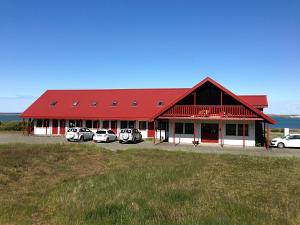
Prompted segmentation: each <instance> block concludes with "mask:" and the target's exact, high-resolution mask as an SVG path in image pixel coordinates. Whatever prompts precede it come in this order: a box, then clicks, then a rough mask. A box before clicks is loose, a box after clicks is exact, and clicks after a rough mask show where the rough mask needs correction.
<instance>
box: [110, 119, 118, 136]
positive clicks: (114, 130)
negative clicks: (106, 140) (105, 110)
mask: <svg viewBox="0 0 300 225" xmlns="http://www.w3.org/2000/svg"><path fill="white" fill-rule="evenodd" d="M110 126H111V130H112V131H113V132H114V133H115V134H116V133H117V128H118V126H117V121H116V120H112V121H110Z"/></svg>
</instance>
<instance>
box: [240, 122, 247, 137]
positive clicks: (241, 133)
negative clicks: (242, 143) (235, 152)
mask: <svg viewBox="0 0 300 225" xmlns="http://www.w3.org/2000/svg"><path fill="white" fill-rule="evenodd" d="M238 136H243V124H238ZM245 136H249V126H248V124H245Z"/></svg>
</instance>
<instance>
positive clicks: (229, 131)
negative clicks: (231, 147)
mask: <svg viewBox="0 0 300 225" xmlns="http://www.w3.org/2000/svg"><path fill="white" fill-rule="evenodd" d="M226 135H227V136H236V124H226Z"/></svg>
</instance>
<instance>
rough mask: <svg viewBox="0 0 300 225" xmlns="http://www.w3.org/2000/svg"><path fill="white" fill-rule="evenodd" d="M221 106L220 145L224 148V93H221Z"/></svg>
mask: <svg viewBox="0 0 300 225" xmlns="http://www.w3.org/2000/svg"><path fill="white" fill-rule="evenodd" d="M220 98H221V99H220V104H221V110H220V142H221V143H220V144H221V147H222V148H223V121H222V119H223V92H222V91H221V96H220Z"/></svg>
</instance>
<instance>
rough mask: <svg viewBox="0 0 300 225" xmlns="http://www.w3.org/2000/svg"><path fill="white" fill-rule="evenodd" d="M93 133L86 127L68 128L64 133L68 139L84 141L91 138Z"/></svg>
mask: <svg viewBox="0 0 300 225" xmlns="http://www.w3.org/2000/svg"><path fill="white" fill-rule="evenodd" d="M93 137H94V133H93V132H92V131H91V130H89V129H88V128H86V127H74V128H69V129H68V131H67V133H66V138H67V140H68V141H80V142H83V141H86V140H93Z"/></svg>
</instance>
